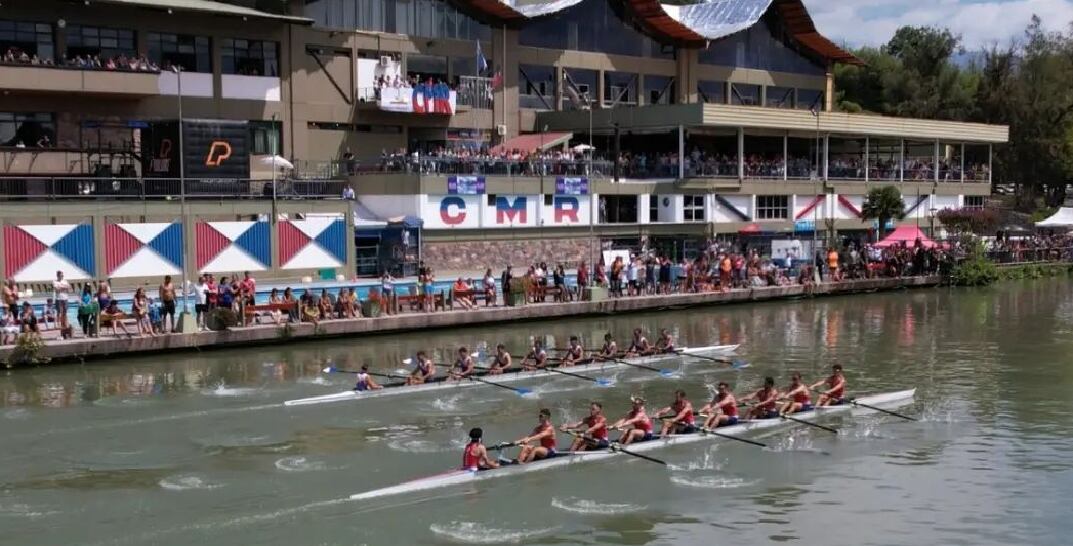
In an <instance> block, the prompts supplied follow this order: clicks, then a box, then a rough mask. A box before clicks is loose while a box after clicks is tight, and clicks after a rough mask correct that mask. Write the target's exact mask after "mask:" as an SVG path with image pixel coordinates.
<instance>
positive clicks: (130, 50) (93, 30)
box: [67, 25, 137, 61]
mask: <svg viewBox="0 0 1073 546" xmlns="http://www.w3.org/2000/svg"><path fill="white" fill-rule="evenodd" d="M94 56H96V57H100V59H101V60H102V61H103V60H107V59H114V58H116V57H120V56H126V57H136V56H137V51H136V50H135V49H134V31H133V30H126V29H119V28H107V27H91V26H86V25H67V59H74V58H75V57H94Z"/></svg>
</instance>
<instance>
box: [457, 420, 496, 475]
mask: <svg viewBox="0 0 1073 546" xmlns="http://www.w3.org/2000/svg"><path fill="white" fill-rule="evenodd" d="M482 436H484V431H483V430H481V429H480V428H473V429H470V431H469V443H468V444H466V448H465V449H464V450H462V470H470V471H474V472H476V471H478V470H490V469H493V468H499V463H498V462H496V461H493V460H492V459H491V458H489V457H488V449H487V448H485V447H484V444H482V443H481V437H482Z"/></svg>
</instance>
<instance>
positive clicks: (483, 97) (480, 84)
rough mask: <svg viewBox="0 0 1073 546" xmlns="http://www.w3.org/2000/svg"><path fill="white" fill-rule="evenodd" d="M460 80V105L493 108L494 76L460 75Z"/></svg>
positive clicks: (458, 100) (458, 99)
mask: <svg viewBox="0 0 1073 546" xmlns="http://www.w3.org/2000/svg"><path fill="white" fill-rule="evenodd" d="M458 80H459V81H458V98H457V102H458V105H459V106H468V107H470V108H484V109H488V110H490V109H491V108H492V78H483V77H479V76H459V78H458Z"/></svg>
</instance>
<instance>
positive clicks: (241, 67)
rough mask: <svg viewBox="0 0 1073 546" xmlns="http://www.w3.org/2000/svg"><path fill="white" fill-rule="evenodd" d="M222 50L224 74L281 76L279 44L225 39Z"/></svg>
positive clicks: (222, 69)
mask: <svg viewBox="0 0 1073 546" xmlns="http://www.w3.org/2000/svg"><path fill="white" fill-rule="evenodd" d="M220 50H221V59H222V61H223V67H222V68H221V70H220V71H221V72H222V73H224V74H240V75H243V76H272V77H278V76H279V44H278V43H277V42H266V41H261V40H241V39H232V38H224V39H223V41H222V42H221V47H220Z"/></svg>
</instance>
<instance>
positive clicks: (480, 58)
mask: <svg viewBox="0 0 1073 546" xmlns="http://www.w3.org/2000/svg"><path fill="white" fill-rule="evenodd" d="M485 70H488V59H485V58H484V52H483V51H481V41H480V40H477V75H478V76H480V75H481V74H484V71H485Z"/></svg>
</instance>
